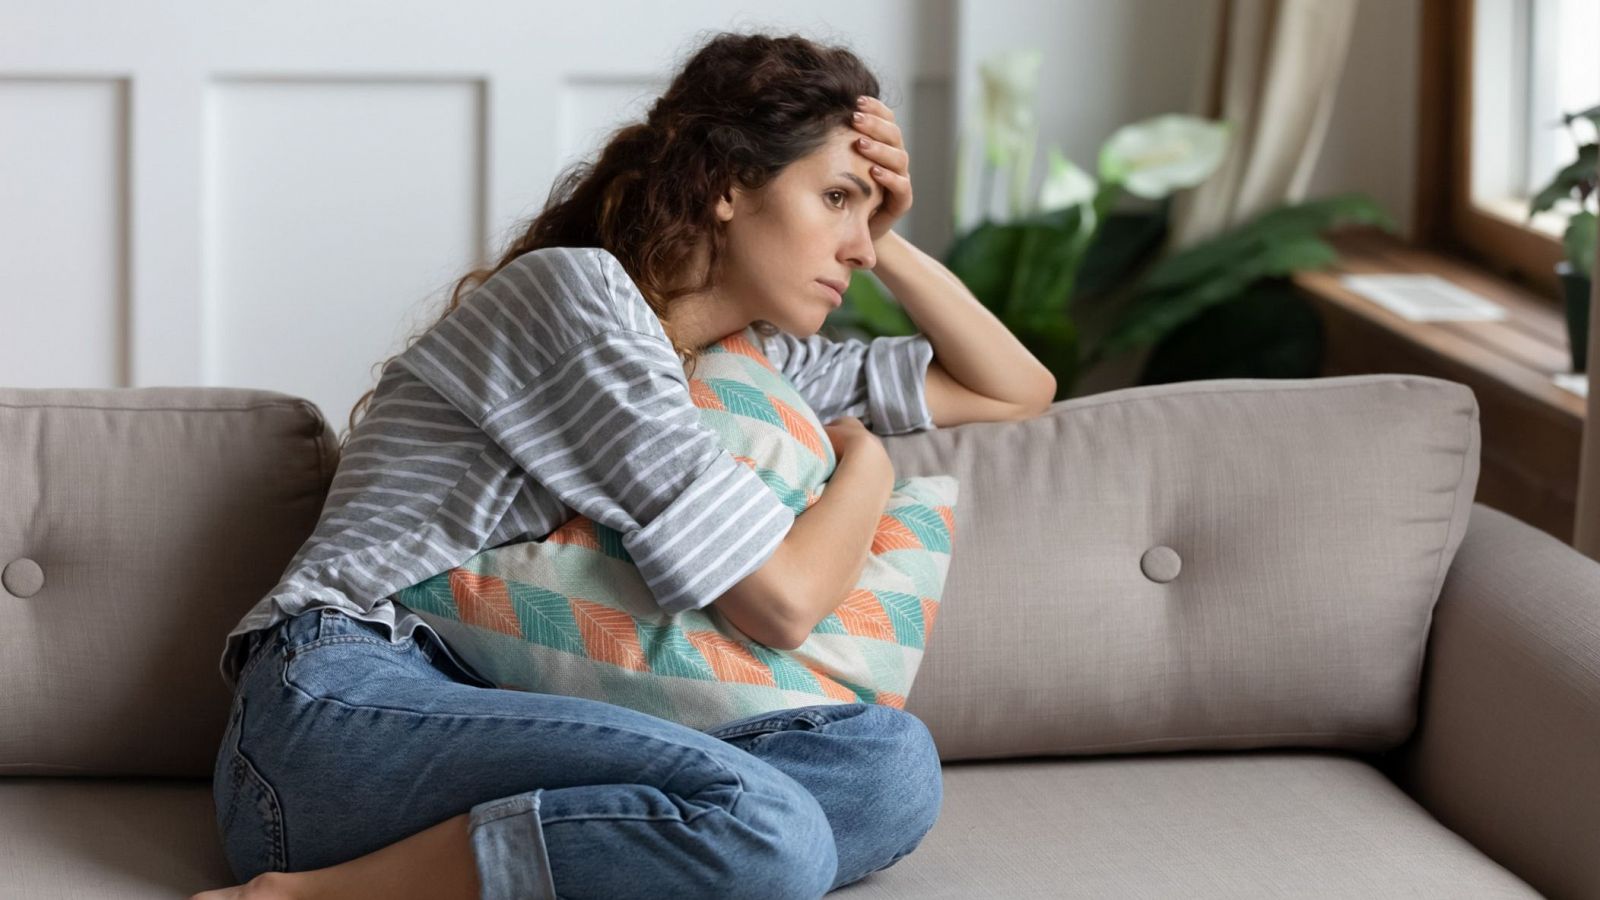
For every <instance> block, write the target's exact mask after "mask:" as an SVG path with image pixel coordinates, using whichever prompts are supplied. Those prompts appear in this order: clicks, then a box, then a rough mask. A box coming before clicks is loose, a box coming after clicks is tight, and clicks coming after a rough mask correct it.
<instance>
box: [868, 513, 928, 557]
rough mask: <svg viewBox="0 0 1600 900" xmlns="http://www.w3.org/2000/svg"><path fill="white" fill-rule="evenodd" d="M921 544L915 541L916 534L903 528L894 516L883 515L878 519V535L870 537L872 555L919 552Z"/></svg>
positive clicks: (903, 524) (903, 525) (901, 523)
mask: <svg viewBox="0 0 1600 900" xmlns="http://www.w3.org/2000/svg"><path fill="white" fill-rule="evenodd" d="M920 549H922V542H921V541H919V540H917V536H916V534H914V533H913V532H912V531H911V529H909V528H907V527H906V526H905V523H903V522H901V521H900V520H899V519H896V518H895V517H894V516H891V515H889V514H888V513H884V514H883V515H881V516H879V517H878V533H877V534H874V535H873V536H872V553H873V554H874V555H877V554H879V553H886V552H888V551H890V550H920Z"/></svg>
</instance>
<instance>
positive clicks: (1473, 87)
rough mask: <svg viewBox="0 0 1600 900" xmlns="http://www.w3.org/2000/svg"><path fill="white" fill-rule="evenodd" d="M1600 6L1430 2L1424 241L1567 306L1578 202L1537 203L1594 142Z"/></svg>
mask: <svg viewBox="0 0 1600 900" xmlns="http://www.w3.org/2000/svg"><path fill="white" fill-rule="evenodd" d="M1596 35H1600V0H1422V33H1421V43H1422V46H1421V55H1420V72H1419V74H1420V89H1421V90H1420V104H1419V107H1418V108H1419V133H1418V168H1417V175H1418V177H1417V208H1416V212H1417V228H1416V234H1417V239H1418V241H1419V242H1420V243H1422V244H1423V245H1424V246H1428V247H1432V248H1434V249H1437V250H1441V251H1445V252H1449V253H1452V254H1455V255H1459V256H1464V257H1467V258H1470V259H1472V260H1474V261H1476V262H1478V263H1480V264H1482V265H1484V266H1486V267H1488V268H1490V269H1492V270H1494V271H1496V272H1498V273H1499V274H1501V275H1504V276H1506V277H1508V278H1511V279H1513V280H1515V281H1517V282H1519V283H1521V284H1523V285H1524V286H1526V287H1528V288H1530V289H1531V290H1533V291H1534V292H1535V293H1536V294H1538V295H1539V296H1542V297H1544V298H1545V299H1546V300H1548V301H1549V302H1550V303H1551V304H1552V305H1557V306H1559V305H1560V304H1561V297H1562V293H1561V285H1560V282H1559V281H1558V279H1557V278H1556V275H1555V270H1554V267H1555V264H1556V263H1557V262H1559V261H1560V260H1562V259H1563V258H1565V254H1564V253H1563V251H1562V247H1561V234H1562V232H1563V231H1565V229H1566V222H1567V216H1568V215H1569V214H1570V213H1571V212H1572V211H1573V210H1574V209H1575V207H1576V203H1575V202H1573V201H1570V200H1568V201H1564V202H1563V203H1562V204H1560V205H1558V206H1557V207H1556V208H1555V209H1553V210H1550V211H1549V212H1546V213H1542V214H1540V215H1539V216H1536V217H1535V218H1534V219H1533V221H1531V222H1530V221H1529V219H1528V208H1529V203H1530V200H1531V199H1532V196H1533V195H1534V194H1535V193H1536V192H1537V191H1538V190H1539V188H1540V187H1542V186H1543V185H1544V183H1545V182H1546V181H1548V180H1549V179H1550V177H1551V175H1553V174H1554V173H1555V172H1556V170H1557V169H1559V168H1560V167H1561V166H1564V165H1566V164H1567V163H1569V162H1571V161H1572V160H1573V159H1574V158H1575V157H1576V155H1577V150H1576V147H1577V143H1578V142H1580V141H1582V142H1586V141H1589V140H1592V139H1593V137H1594V132H1593V128H1592V126H1591V125H1590V123H1588V122H1586V121H1581V120H1580V121H1576V122H1573V123H1572V125H1571V126H1570V127H1569V126H1566V125H1563V123H1562V115H1563V114H1564V113H1577V112H1581V111H1583V110H1586V109H1589V108H1590V107H1593V106H1596V105H1600V54H1597V53H1596V51H1595V48H1594V40H1595V37H1596Z"/></svg>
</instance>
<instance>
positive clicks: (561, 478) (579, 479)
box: [220, 247, 934, 689]
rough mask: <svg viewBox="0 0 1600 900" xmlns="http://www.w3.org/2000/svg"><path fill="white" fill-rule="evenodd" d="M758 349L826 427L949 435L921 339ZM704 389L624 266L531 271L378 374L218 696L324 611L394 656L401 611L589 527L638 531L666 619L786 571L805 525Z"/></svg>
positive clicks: (762, 341) (789, 340) (245, 628)
mask: <svg viewBox="0 0 1600 900" xmlns="http://www.w3.org/2000/svg"><path fill="white" fill-rule="evenodd" d="M746 335H747V336H748V337H749V338H750V339H751V340H752V341H753V342H755V343H756V344H757V345H758V346H762V347H763V349H764V351H765V352H766V353H767V355H768V358H769V359H771V360H772V362H773V364H774V365H775V366H776V367H777V368H778V369H779V370H780V371H782V372H783V373H784V374H785V376H787V377H788V378H789V380H790V381H791V382H792V383H793V384H794V385H795V387H796V389H797V390H798V392H799V393H800V395H801V396H802V397H804V398H805V400H806V402H807V403H809V404H810V405H811V406H812V408H813V409H814V410H815V411H816V412H817V415H818V418H819V419H820V420H821V421H823V422H828V421H831V420H833V419H835V418H838V417H839V416H842V415H854V416H857V417H859V418H861V420H862V422H863V423H864V424H866V425H867V427H869V428H870V429H872V430H873V431H874V432H876V433H878V434H883V435H890V434H901V433H905V432H909V431H919V430H924V429H928V428H932V427H934V426H933V421H932V417H931V415H930V414H929V412H928V408H927V402H926V399H925V393H924V379H925V377H926V373H927V367H928V363H929V361H930V360H931V359H932V357H933V349H932V346H931V345H930V344H929V343H928V340H927V338H926V337H924V336H922V335H920V334H918V335H908V336H900V337H885V338H877V339H874V340H872V341H861V340H859V339H850V340H846V341H838V342H835V341H830V340H828V339H827V338H824V337H821V336H820V335H813V336H811V337H808V338H804V339H801V338H796V337H793V336H791V335H788V334H782V333H780V334H778V335H775V336H773V337H763V336H761V335H759V334H757V333H756V331H755V330H754V328H749V329H746ZM688 385H689V383H688V379H687V378H686V377H685V375H684V370H683V364H682V362H681V361H680V360H679V359H678V357H677V355H676V353H674V352H673V349H672V346H671V343H670V342H669V340H668V339H667V336H666V333H665V331H663V330H662V327H661V323H660V321H659V320H658V319H657V318H656V315H655V313H654V312H653V311H652V310H651V309H650V307H649V305H648V304H647V303H646V302H645V299H644V296H643V295H642V294H641V293H640V292H639V290H638V287H637V286H636V285H635V284H634V283H633V280H632V279H631V278H629V277H628V275H627V272H626V271H625V270H624V269H623V267H622V264H621V263H620V262H618V261H617V259H616V257H614V256H612V255H611V254H610V253H608V252H607V251H605V250H603V249H600V248H593V247H550V248H545V249H542V250H535V251H533V252H531V253H526V254H523V255H522V256H520V257H518V258H517V259H516V260H514V261H513V262H512V263H511V264H510V265H508V266H506V267H505V268H504V269H502V270H501V271H500V272H498V273H496V274H495V275H494V277H492V278H490V279H489V280H488V281H487V282H485V283H484V284H483V285H482V286H481V287H479V288H478V289H476V290H474V291H472V292H471V293H469V294H468V295H467V296H466V297H464V298H463V299H462V301H461V303H460V305H459V306H458V307H457V309H456V310H455V311H454V312H452V313H451V314H450V315H449V316H448V317H447V318H446V319H445V320H444V321H443V322H441V323H439V324H438V325H437V326H436V327H434V328H433V329H431V330H430V331H428V332H427V333H426V334H424V335H423V336H422V337H421V338H419V339H418V340H417V341H416V343H414V344H412V345H411V347H409V348H407V349H406V350H405V351H404V352H403V353H401V354H400V355H399V356H398V357H396V358H395V359H394V360H392V361H391V362H390V363H389V365H388V366H386V367H385V368H384V371H383V374H382V376H381V377H380V378H379V380H378V385H377V389H376V390H375V391H374V393H373V396H372V399H371V401H370V404H369V406H368V409H367V413H366V415H365V417H364V418H363V419H361V420H360V421H359V422H358V423H357V424H356V427H355V429H354V431H353V432H352V433H351V435H350V440H349V441H348V443H347V444H346V447H345V451H344V453H343V455H342V457H341V458H340V462H339V468H338V470H337V471H336V473H335V474H334V478H333V484H332V486H331V488H330V490H329V493H328V496H327V500H326V502H325V503H324V505H323V509H322V514H321V517H320V518H319V519H318V522H317V525H316V528H315V530H314V531H313V532H312V534H311V536H310V537H309V538H308V539H307V540H306V542H305V543H304V544H303V545H302V546H301V547H300V549H299V551H298V552H297V553H296V554H295V556H294V558H293V559H292V560H291V561H290V563H289V565H288V567H287V569H286V570H285V572H284V574H283V575H282V577H281V578H280V580H279V582H278V584H277V585H276V586H275V587H273V589H272V590H271V591H270V592H269V593H268V594H267V596H265V597H264V598H262V599H261V600H260V601H259V602H258V603H257V604H256V605H255V606H254V607H253V608H252V609H251V610H250V612H249V613H247V614H246V615H245V617H244V618H243V619H242V620H241V621H240V622H239V624H238V625H236V626H235V627H234V629H233V630H232V631H230V632H229V633H228V637H227V642H226V646H225V647H224V650H223V655H222V659H221V665H220V671H221V674H222V677H223V680H224V682H225V683H226V684H227V685H228V686H229V688H230V689H232V688H233V687H234V686H235V685H236V682H237V674H238V667H239V665H240V664H242V660H240V659H238V658H237V654H238V652H239V650H240V647H241V645H242V638H243V636H244V635H245V634H247V633H249V632H252V631H256V630H258V629H263V628H269V627H271V626H273V625H276V624H277V623H278V622H281V621H283V620H284V619H286V618H288V617H290V616H294V615H297V614H299V613H301V612H305V611H308V610H313V609H319V608H322V607H334V608H337V609H340V610H341V611H343V612H345V613H346V614H348V615H351V616H354V617H356V618H359V619H363V620H366V621H369V622H375V623H381V624H383V625H384V626H386V629H387V631H388V633H389V635H390V639H391V640H393V641H400V640H404V639H405V638H406V637H409V636H411V635H412V633H413V631H414V630H415V629H416V628H418V627H421V628H424V629H428V628H429V626H428V625H427V623H425V622H424V621H423V620H422V619H421V618H419V617H418V616H416V615H415V614H413V613H411V612H410V611H409V610H406V609H405V608H404V607H403V606H401V605H400V604H396V603H394V602H393V601H392V600H391V599H390V596H391V595H392V594H394V593H395V592H396V591H398V590H400V589H402V588H405V587H408V586H410V585H413V584H416V583H418V582H420V581H423V580H425V579H427V578H429V577H431V576H433V575H436V574H438V573H440V572H443V571H446V570H448V569H451V568H454V567H455V566H458V565H460V564H461V563H462V562H464V561H466V560H467V559H469V558H471V557H472V556H474V555H476V554H477V553H479V552H480V551H482V550H484V549H487V548H490V547H498V546H501V545H503V544H507V543H511V542H513V541H526V540H537V539H540V538H543V537H544V536H545V535H547V534H549V533H550V532H551V531H554V530H555V529H556V528H558V527H559V526H560V525H561V524H562V523H563V522H565V521H567V520H568V519H570V518H571V517H572V516H573V515H576V514H582V515H586V516H588V517H590V518H591V519H593V520H595V521H596V522H600V523H602V524H605V525H607V526H609V527H610V528H613V529H615V530H616V531H617V532H619V533H620V534H621V535H622V536H623V545H624V546H625V547H626V548H627V549H628V552H629V554H630V555H631V556H632V557H633V559H634V562H635V563H636V564H637V565H638V567H639V571H640V574H641V575H642V576H643V577H644V579H645V581H646V582H647V583H648V584H649V585H650V588H651V590H652V592H653V593H654V595H655V597H656V600H657V602H658V603H660V604H661V606H662V608H663V609H666V610H669V611H673V612H676V611H680V610H685V609H695V608H699V607H703V606H705V605H706V604H708V603H710V602H712V601H713V600H715V599H716V598H717V597H719V596H721V595H722V594H723V593H724V592H726V591H727V590H728V589H729V588H730V587H732V586H733V585H734V584H736V583H737V582H738V581H739V580H741V579H742V578H744V577H745V576H746V575H748V574H750V573H751V572H753V571H755V570H756V569H758V568H760V566H761V565H762V564H763V563H765V562H766V561H767V559H768V558H770V557H771V555H772V553H773V552H774V551H775V550H776V549H777V547H778V544H779V543H780V542H781V541H782V540H783V537H784V535H785V534H787V533H788V530H789V526H790V525H791V524H792V523H793V521H794V514H793V513H792V512H790V511H789V509H788V507H786V506H784V505H783V503H781V502H780V501H779V500H778V498H777V496H776V495H775V494H773V493H772V491H771V490H770V489H769V488H768V487H767V486H766V484H765V483H764V482H762V481H761V479H760V478H759V477H758V476H757V475H756V474H755V472H753V471H752V470H751V469H750V468H749V467H748V466H746V465H744V464H743V463H740V462H738V461H737V460H735V459H734V458H733V456H732V455H731V454H730V453H729V452H728V451H727V450H726V449H724V448H723V447H722V445H721V442H720V439H719V438H718V437H717V435H716V434H715V433H714V432H713V431H711V430H709V429H707V428H705V427H704V426H702V425H701V424H700V412H699V409H698V408H697V407H695V405H694V404H693V402H692V401H691V400H690V397H689V386H688ZM430 631H431V629H430ZM435 637H437V635H436V634H435ZM439 643H440V644H443V641H442V640H439Z"/></svg>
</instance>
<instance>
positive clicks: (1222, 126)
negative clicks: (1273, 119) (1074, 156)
mask: <svg viewBox="0 0 1600 900" xmlns="http://www.w3.org/2000/svg"><path fill="white" fill-rule="evenodd" d="M1232 132H1233V125H1232V123H1229V122H1213V121H1210V120H1208V119H1201V118H1198V117H1195V116H1185V115H1176V114H1172V115H1162V116H1156V117H1154V118H1151V119H1145V120H1144V121H1142V122H1135V123H1133V124H1131V125H1124V126H1122V127H1121V128H1119V129H1117V130H1116V132H1115V133H1113V134H1112V135H1111V137H1110V138H1109V139H1107V140H1106V142H1105V145H1104V146H1102V147H1101V148H1100V177H1101V179H1102V180H1105V181H1109V182H1115V183H1119V184H1121V185H1122V186H1123V187H1124V188H1126V189H1127V190H1128V193H1130V194H1133V195H1135V196H1138V197H1144V198H1146V199H1148V200H1158V199H1160V198H1162V197H1165V196H1166V195H1168V194H1170V193H1172V192H1173V191H1176V190H1182V189H1183V188H1191V187H1194V186H1195V185H1197V184H1199V183H1200V182H1202V181H1204V180H1206V178H1208V177H1210V175H1211V173H1212V172H1215V171H1216V169H1217V167H1218V166H1219V165H1221V164H1222V157H1223V154H1224V153H1226V152H1227V149H1228V138H1229V136H1230V135H1231V134H1232Z"/></svg>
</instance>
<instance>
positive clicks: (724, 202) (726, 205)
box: [715, 187, 739, 222]
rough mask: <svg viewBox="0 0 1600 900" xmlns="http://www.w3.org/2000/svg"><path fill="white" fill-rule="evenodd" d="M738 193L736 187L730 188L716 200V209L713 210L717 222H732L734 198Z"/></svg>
mask: <svg viewBox="0 0 1600 900" xmlns="http://www.w3.org/2000/svg"><path fill="white" fill-rule="evenodd" d="M738 193H739V189H738V188H737V187H730V188H728V189H727V190H726V191H723V193H722V196H720V197H718V198H717V208H716V210H715V212H716V216H717V221H719V222H729V221H732V220H733V205H734V198H735V196H736V195H737V194H738Z"/></svg>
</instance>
